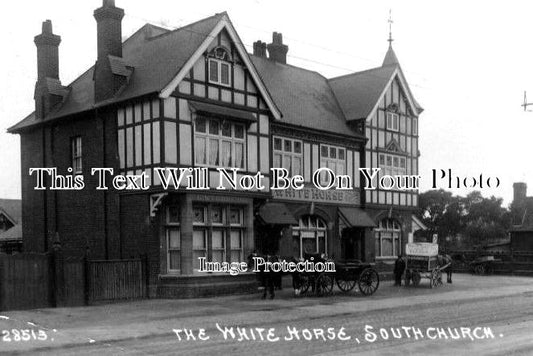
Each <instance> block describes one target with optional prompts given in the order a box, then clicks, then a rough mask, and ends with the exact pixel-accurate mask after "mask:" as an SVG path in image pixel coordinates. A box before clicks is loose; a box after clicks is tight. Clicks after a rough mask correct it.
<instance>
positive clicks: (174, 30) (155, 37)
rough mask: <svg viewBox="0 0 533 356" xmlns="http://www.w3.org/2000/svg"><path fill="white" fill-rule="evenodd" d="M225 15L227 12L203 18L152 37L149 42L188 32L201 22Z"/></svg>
mask: <svg viewBox="0 0 533 356" xmlns="http://www.w3.org/2000/svg"><path fill="white" fill-rule="evenodd" d="M224 14H226V12H225V11H224V12H222V13H216V14H214V15H211V16H209V17H206V18H203V19H201V20H198V21H195V22H193V23H190V24H187V25H185V26H182V27H178V28H175V29H173V30H167V31H168V32H165V33H161V34H159V35H157V36H153V37H150V38H149V39H148V41H152V40H156V39H159V38H161V37H163V36H167V35H170V34H173V33H175V32H178V31H180V30H186V29H187V28H189V27H192V26H194V25H197V24H199V23H200V22H203V21H207V20H210V19H212V18H214V17H222V16H224ZM205 35H208V34H207V33H206V34H205Z"/></svg>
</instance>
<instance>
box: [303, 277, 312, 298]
mask: <svg viewBox="0 0 533 356" xmlns="http://www.w3.org/2000/svg"><path fill="white" fill-rule="evenodd" d="M310 286H311V283H310V282H309V276H308V275H307V274H302V275H300V295H302V294H305V293H307V291H308V290H309V287H310Z"/></svg>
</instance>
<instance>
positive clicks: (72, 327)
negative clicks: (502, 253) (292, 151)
mask: <svg viewBox="0 0 533 356" xmlns="http://www.w3.org/2000/svg"><path fill="white" fill-rule="evenodd" d="M532 302H533V279H532V278H528V277H510V276H471V275H466V274H459V275H454V283H453V284H444V285H443V286H441V287H439V288H436V289H430V288H429V287H428V285H427V281H425V282H424V281H423V283H422V284H421V285H420V286H419V287H416V288H414V287H409V288H406V287H395V286H393V285H392V282H389V281H386V282H382V283H381V285H380V287H379V289H378V291H377V292H376V293H375V294H374V295H372V296H370V297H365V296H362V295H361V294H360V293H358V292H350V293H348V294H344V293H341V292H340V291H338V290H336V291H335V292H334V294H333V295H332V296H329V297H323V298H318V297H299V298H295V297H293V293H292V290H289V289H284V290H283V291H278V292H277V294H276V298H275V299H274V300H261V299H260V294H259V293H258V294H251V295H237V296H226V297H217V298H202V299H183V300H176V299H173V300H161V299H158V300H141V301H133V302H125V303H114V304H106V305H98V306H89V307H76V308H49V309H35V310H26V311H9V312H0V332H2V335H0V339H1V341H0V353H2V354H50V355H60V354H64V355H71V354H76V355H85V354H87V355H92V354H95V355H96V354H98V355H117V354H119V355H121V354H125V355H144V354H168V355H180V354H184V355H194V354H198V355H209V354H233V355H238V354H246V355H250V354H272V353H275V354H278V355H285V354H302V355H310V354H328V355H329V354H331V355H346V354H354V353H358V354H371V355H376V354H379V355H381V354H398V353H399V352H400V351H401V353H403V354H408V355H418V354H420V355H428V354H443V355H450V354H456V355H463V354H465V355H466V354H470V355H472V354H476V355H477V354H494V355H501V354H533V339H532V338H531V331H530V330H532V327H533V303H532ZM231 327H233V329H232V332H234V333H236V336H235V337H232V336H231V334H230V333H226V336H227V337H228V339H224V335H225V334H224V333H223V331H224V330H225V329H224V328H231ZM236 327H240V328H242V329H240V330H237V329H236ZM402 327H405V328H407V329H402ZM219 328H220V329H221V330H222V331H221V330H220V329H219ZM256 328H260V329H265V330H263V331H261V330H258V329H256ZM328 328H331V329H328ZM447 328H451V330H452V331H454V330H456V331H458V332H459V334H460V336H461V337H459V338H458V339H454V338H452V336H454V335H450V334H449V333H448V331H447ZM461 328H464V330H462V329H461ZM476 328H478V329H476ZM487 328H488V329H487ZM185 329H187V331H186V330H185ZM201 329H204V331H203V332H202V331H201ZM415 329H418V331H419V332H420V333H421V334H422V337H420V338H419V337H418V334H417V333H416V332H414V331H415ZM437 329H438V330H437ZM467 329H468V330H469V331H468V330H467ZM226 330H228V329H226ZM269 330H270V331H271V335H270V336H271V337H270V340H269V338H267V336H268V335H267V332H268V331H269ZM320 330H322V331H320ZM239 331H240V334H239ZM440 331H442V333H448V335H447V336H449V337H447V338H444V336H442V335H441V337H440V338H437V339H434V338H433V336H436V335H437V332H440ZM465 331H468V332H466V335H465ZM474 331H475V332H476V333H477V334H475V335H474ZM295 332H297V333H298V338H299V340H297V338H296V334H294V333H295ZM321 333H322V334H321ZM400 333H401V334H400ZM461 333H462V334H461ZM452 334H453V332H452ZM252 335H253V337H252ZM309 335H311V338H310V339H309V340H307V337H308V336H309ZM374 335H375V338H374ZM487 335H488V336H487ZM491 335H492V337H491ZM239 336H240V339H242V340H240V341H239ZM385 336H386V337H385ZM397 336H399V337H397ZM478 336H479V338H478ZM481 336H487V337H483V338H481ZM206 337H209V339H208V340H202V339H205V338H206ZM415 337H416V338H415ZM276 338H277V339H276ZM254 339H255V340H254ZM262 339H263V340H262Z"/></svg>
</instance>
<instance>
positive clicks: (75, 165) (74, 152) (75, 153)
mask: <svg viewBox="0 0 533 356" xmlns="http://www.w3.org/2000/svg"><path fill="white" fill-rule="evenodd" d="M70 152H71V164H72V173H73V174H75V175H76V174H82V173H83V141H82V137H81V136H79V135H78V136H74V137H72V138H71V139H70Z"/></svg>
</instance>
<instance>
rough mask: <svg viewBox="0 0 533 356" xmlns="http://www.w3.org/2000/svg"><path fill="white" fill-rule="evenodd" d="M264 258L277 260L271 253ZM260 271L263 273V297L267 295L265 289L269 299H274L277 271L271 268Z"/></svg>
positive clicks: (269, 260) (272, 260)
mask: <svg viewBox="0 0 533 356" xmlns="http://www.w3.org/2000/svg"><path fill="white" fill-rule="evenodd" d="M265 260H266V261H268V262H277V257H276V256H272V255H267V256H266V257H265ZM260 273H262V274H263V281H264V285H265V289H264V290H263V299H265V298H266V296H267V291H268V293H269V294H270V299H274V284H275V283H276V276H277V274H278V273H276V272H273V271H271V270H269V271H265V270H262V271H261V272H260Z"/></svg>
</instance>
